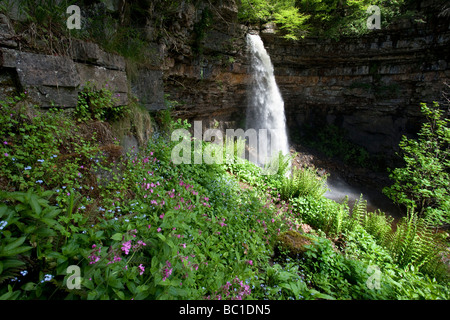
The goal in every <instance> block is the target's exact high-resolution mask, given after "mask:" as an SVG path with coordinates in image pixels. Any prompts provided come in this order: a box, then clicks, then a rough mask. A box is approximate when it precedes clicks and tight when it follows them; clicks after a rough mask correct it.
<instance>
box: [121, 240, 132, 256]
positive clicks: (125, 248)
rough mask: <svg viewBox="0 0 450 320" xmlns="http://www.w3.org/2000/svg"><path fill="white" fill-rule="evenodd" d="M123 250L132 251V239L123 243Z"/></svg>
mask: <svg viewBox="0 0 450 320" xmlns="http://www.w3.org/2000/svg"><path fill="white" fill-rule="evenodd" d="M121 249H122V251H124V252H125V254H128V253H129V252H130V249H131V240H129V241H127V242H124V243H122V248H121Z"/></svg>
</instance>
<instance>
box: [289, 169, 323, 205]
mask: <svg viewBox="0 0 450 320" xmlns="http://www.w3.org/2000/svg"><path fill="white" fill-rule="evenodd" d="M326 192H327V188H326V177H320V176H319V175H318V173H317V170H316V169H311V168H308V167H304V168H297V167H293V168H292V175H291V176H289V177H284V178H283V179H282V182H281V187H280V197H281V199H284V200H288V199H289V198H297V197H306V196H311V197H313V198H316V199H319V198H321V197H322V196H323V195H324V194H325V193H326Z"/></svg>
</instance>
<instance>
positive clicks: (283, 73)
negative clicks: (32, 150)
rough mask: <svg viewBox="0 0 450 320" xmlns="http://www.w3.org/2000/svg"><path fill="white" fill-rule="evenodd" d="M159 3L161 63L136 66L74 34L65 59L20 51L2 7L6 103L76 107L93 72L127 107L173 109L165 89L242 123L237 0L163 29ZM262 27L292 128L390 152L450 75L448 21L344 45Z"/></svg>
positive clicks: (189, 114) (178, 13)
mask: <svg viewBox="0 0 450 320" xmlns="http://www.w3.org/2000/svg"><path fill="white" fill-rule="evenodd" d="M122 2H123V1H112V2H111V3H113V4H114V3H116V5H112V7H111V8H110V10H113V11H114V10H115V11H118V10H120V9H119V5H118V3H122ZM156 3H159V2H158V1H155V2H151V4H152V5H151V6H150V7H149V8H148V9H147V12H148V17H146V19H145V23H143V25H142V28H143V29H144V30H145V34H146V37H147V41H148V50H147V51H148V53H149V55H150V56H151V58H152V59H151V60H152V62H151V63H150V64H146V65H145V66H143V65H139V64H138V65H134V71H133V72H130V70H131V69H133V68H131V67H133V65H131V66H130V64H129V62H128V61H126V59H124V58H123V57H121V56H119V55H117V54H113V53H109V52H106V51H105V50H103V49H102V48H100V47H99V46H98V45H97V44H94V43H91V42H85V41H79V40H75V39H73V40H72V41H71V43H70V46H69V49H70V50H68V52H67V54H66V55H63V56H56V55H49V54H44V53H43V52H39V50H35V51H34V52H31V51H27V50H22V48H21V46H20V39H18V38H17V37H16V35H15V33H14V30H13V28H12V25H11V23H10V21H9V20H8V18H6V17H5V16H3V15H0V66H1V69H0V100H2V99H4V98H5V97H6V96H8V95H11V93H12V92H14V91H16V90H17V91H22V90H26V91H27V92H28V94H29V96H30V97H31V98H32V99H34V100H35V101H36V102H39V103H40V104H41V105H43V106H44V107H45V106H50V105H51V104H52V102H53V103H54V104H56V105H60V106H65V107H74V106H75V104H76V101H77V96H78V92H79V91H80V90H81V89H82V88H83V86H84V85H86V83H87V82H88V81H90V82H95V83H97V84H98V85H100V84H103V83H104V82H105V81H106V80H107V81H108V83H109V85H110V88H111V89H113V91H115V93H116V95H117V96H120V100H119V102H118V104H126V103H128V99H129V97H130V96H131V95H133V96H135V97H136V98H138V99H139V101H140V102H141V104H142V105H144V106H145V108H147V109H148V110H158V109H162V108H165V107H166V104H165V103H164V95H166V97H167V99H168V100H174V101H177V102H178V103H179V104H178V105H177V106H175V107H174V111H175V113H176V115H177V116H179V117H182V118H186V119H189V120H203V126H204V127H205V128H206V127H219V128H222V129H226V128H234V129H237V128H244V125H245V114H246V106H247V87H248V84H249V81H250V75H249V68H248V56H247V51H246V43H245V36H246V33H247V32H248V27H246V26H243V25H241V24H239V23H238V21H237V4H236V2H235V1H234V0H229V1H225V0H223V1H219V0H217V1H214V5H211V3H210V2H199V3H200V4H197V5H196V6H194V5H193V4H191V3H190V2H186V1H181V4H180V5H179V6H178V7H177V8H175V9H174V11H173V12H171V15H172V17H171V20H170V23H168V24H166V25H165V26H164V28H163V29H158V28H160V24H161V22H160V21H161V19H160V17H159V13H158V10H157V7H156ZM161 3H162V2H161ZM94 9H95V8H94ZM94 9H92V10H94ZM95 10H98V9H95ZM95 10H94V14H95ZM261 35H262V38H263V41H264V42H265V45H266V47H267V49H268V52H269V54H270V55H271V59H272V62H273V64H274V66H275V75H276V78H277V82H278V85H279V87H280V89H281V92H282V96H283V98H284V101H285V109H286V115H287V122H288V127H289V131H290V133H291V135H292V134H294V133H300V134H301V133H302V130H303V129H304V127H305V125H309V126H313V127H320V126H323V125H325V124H335V125H337V126H340V127H343V128H346V129H347V131H348V133H349V137H350V139H351V140H353V141H354V142H356V143H357V144H360V145H362V146H365V147H366V148H367V149H368V150H369V151H371V152H374V153H377V152H382V153H384V154H392V153H393V152H394V151H395V148H396V147H397V145H398V142H399V139H400V137H401V135H402V134H409V133H414V132H416V131H417V129H418V128H419V125H420V121H421V117H420V102H431V101H433V100H436V101H440V100H442V95H441V91H442V90H443V89H444V87H445V86H444V82H446V81H447V82H448V78H449V76H450V66H449V61H450V59H449V54H450V51H449V50H450V29H449V23H448V19H447V20H446V21H445V20H444V21H442V20H438V19H437V20H436V21H435V23H427V24H426V25H421V24H411V23H409V22H405V23H404V24H403V25H401V24H399V25H397V26H394V27H392V28H389V29H386V30H380V31H374V32H371V33H370V34H368V35H366V36H364V37H361V38H346V39H341V40H340V41H339V42H334V41H332V40H327V41H324V40H319V39H315V38H306V39H304V40H301V41H298V42H292V41H286V40H283V39H282V38H281V37H279V36H278V35H276V34H274V33H271V32H266V31H265V30H261Z"/></svg>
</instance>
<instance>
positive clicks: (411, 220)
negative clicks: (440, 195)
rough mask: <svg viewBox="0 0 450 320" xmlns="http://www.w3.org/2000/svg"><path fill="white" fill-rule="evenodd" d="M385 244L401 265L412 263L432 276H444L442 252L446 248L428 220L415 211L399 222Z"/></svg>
mask: <svg viewBox="0 0 450 320" xmlns="http://www.w3.org/2000/svg"><path fill="white" fill-rule="evenodd" d="M385 245H386V247H387V248H388V249H389V250H390V251H391V252H392V257H393V258H394V261H395V262H396V263H397V265H399V266H400V267H406V266H409V265H411V266H413V267H414V268H417V269H418V270H420V271H422V272H424V273H428V274H429V275H430V276H433V277H436V276H442V274H441V273H440V272H442V267H443V266H442V262H441V261H440V260H441V256H440V252H441V251H443V250H444V248H443V247H442V244H441V243H440V241H439V240H438V239H437V237H436V235H435V234H433V232H432V230H431V228H430V227H429V226H428V225H427V223H426V221H425V220H423V219H421V218H419V217H418V216H417V214H416V213H415V212H414V211H412V210H411V211H410V212H408V215H407V217H405V218H403V219H402V221H401V222H399V223H398V224H397V228H396V231H395V232H393V233H392V234H391V235H389V236H388V237H387V238H386V242H385Z"/></svg>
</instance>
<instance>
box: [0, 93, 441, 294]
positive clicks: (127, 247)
mask: <svg viewBox="0 0 450 320" xmlns="http://www.w3.org/2000/svg"><path fill="white" fill-rule="evenodd" d="M106 106H107V105H106ZM0 111H1V117H0V121H1V124H2V125H1V128H2V129H1V132H0V134H1V137H2V146H1V158H0V159H1V168H2V171H1V183H2V190H3V191H2V192H1V198H2V202H1V205H0V219H1V233H0V236H1V237H2V239H1V246H0V259H1V260H0V262H1V267H2V269H1V274H0V276H1V278H0V279H1V292H0V293H1V297H2V299H65V298H69V299H251V298H253V299H448V298H449V295H450V291H449V288H448V266H446V264H445V263H444V262H443V256H442V254H444V255H445V254H446V251H445V250H446V249H445V245H444V242H443V238H442V233H437V234H436V233H434V232H432V230H431V229H429V227H428V226H427V225H426V224H425V220H423V219H421V218H419V217H418V216H417V214H416V213H414V212H413V211H411V212H410V214H409V215H408V217H407V218H406V219H405V220H404V221H402V222H401V223H400V224H398V225H397V228H396V230H393V228H392V225H391V220H390V219H389V217H388V216H386V215H384V214H383V213H381V212H374V213H368V212H367V210H366V208H365V203H364V201H362V200H361V201H360V202H358V203H357V205H356V206H355V207H354V208H353V210H352V212H351V214H350V212H349V209H348V206H347V205H346V204H345V203H344V204H338V203H336V202H334V201H331V200H328V199H326V198H324V197H323V194H324V192H325V188H324V185H323V183H324V181H323V180H322V179H320V178H319V177H318V175H317V172H316V171H315V170H312V169H306V168H305V169H303V170H302V169H295V171H294V173H293V175H292V177H290V178H287V177H286V175H285V170H287V169H288V168H289V166H288V165H287V163H288V159H287V158H284V159H280V161H281V162H280V164H281V166H280V171H279V172H278V174H276V175H272V176H267V175H266V176H264V175H261V168H259V167H257V166H255V165H253V164H251V163H249V162H247V161H244V162H243V163H236V162H234V163H230V161H227V162H225V163H223V164H211V165H210V164H205V163H203V164H178V165H175V164H174V163H173V162H172V156H173V155H172V153H173V150H175V149H174V147H175V146H176V145H177V144H178V143H179V141H171V139H170V135H171V132H172V130H174V129H177V128H186V129H187V128H189V123H187V122H186V121H184V122H183V121H181V120H178V121H173V120H171V118H170V116H168V111H161V112H163V113H165V115H161V117H160V118H161V119H166V121H168V122H166V123H162V124H161V127H165V128H167V129H168V131H164V132H160V135H159V138H156V136H154V138H153V139H151V140H150V141H149V142H148V144H147V145H146V146H145V147H143V148H141V150H140V151H139V152H136V153H134V154H131V153H127V154H126V155H122V153H121V152H120V147H119V145H118V144H119V143H118V141H117V140H116V139H115V137H114V135H113V134H112V132H111V130H110V129H109V125H108V124H107V123H105V122H103V121H102V120H96V119H92V118H89V119H88V118H84V119H83V120H82V121H81V122H79V121H77V119H79V118H77V117H73V116H71V115H67V113H61V112H59V111H56V110H50V111H47V112H43V111H41V110H39V109H38V108H36V107H33V106H31V105H30V104H28V103H27V101H26V97H23V98H15V99H11V100H8V101H6V102H2V105H1V110H0ZM113 125H114V123H113ZM100 129H101V130H100ZM97 132H98V133H99V132H103V135H102V137H99V136H98V133H97ZM96 133H97V134H96ZM107 137H110V138H109V139H108V138H107ZM235 148H236V149H235V151H236V152H237V150H238V149H239V148H240V147H239V143H238V144H237V145H236V147H235ZM118 149H119V150H118ZM191 152H192V154H191V157H193V156H194V151H193V150H192V151H191ZM203 152H204V153H205V152H211V146H209V144H208V143H203ZM216 152H220V151H216ZM222 152H223V151H222ZM224 157H225V159H228V160H231V159H233V157H231V156H230V154H224ZM239 183H245V184H246V185H248V186H251V188H244V189H242V188H241V187H240V184H239ZM74 266H75V268H77V270H79V271H80V273H79V275H80V276H81V278H76V277H70V275H71V274H72V272H73V269H68V267H71V268H74ZM78 268H79V269H78ZM68 270H71V271H68ZM78 281H80V282H78Z"/></svg>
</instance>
